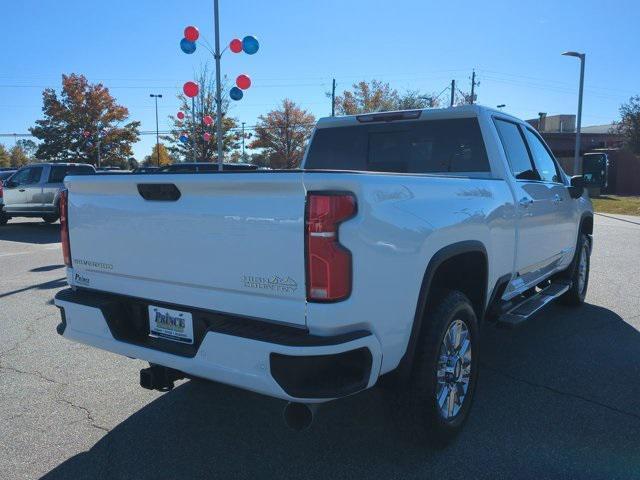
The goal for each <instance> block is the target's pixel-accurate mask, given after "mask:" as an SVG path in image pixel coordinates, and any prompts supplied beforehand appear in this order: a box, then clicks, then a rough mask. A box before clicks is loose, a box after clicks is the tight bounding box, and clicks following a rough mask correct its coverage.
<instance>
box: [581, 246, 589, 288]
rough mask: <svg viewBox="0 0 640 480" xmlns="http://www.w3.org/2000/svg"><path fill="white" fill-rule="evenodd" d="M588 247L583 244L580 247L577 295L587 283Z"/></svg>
mask: <svg viewBox="0 0 640 480" xmlns="http://www.w3.org/2000/svg"><path fill="white" fill-rule="evenodd" d="M588 249H589V246H588V245H587V244H586V243H585V244H584V245H582V251H581V252H580V262H579V263H578V293H579V294H582V292H583V291H584V287H585V284H586V282H587V261H588V256H589V250H588Z"/></svg>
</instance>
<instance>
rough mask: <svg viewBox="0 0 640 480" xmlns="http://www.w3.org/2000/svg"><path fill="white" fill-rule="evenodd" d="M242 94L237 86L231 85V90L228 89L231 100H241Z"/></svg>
mask: <svg viewBox="0 0 640 480" xmlns="http://www.w3.org/2000/svg"><path fill="white" fill-rule="evenodd" d="M243 95H244V93H242V90H240V89H239V88H238V87H233V88H232V89H231V90H229V96H230V97H231V100H241V99H242V96H243Z"/></svg>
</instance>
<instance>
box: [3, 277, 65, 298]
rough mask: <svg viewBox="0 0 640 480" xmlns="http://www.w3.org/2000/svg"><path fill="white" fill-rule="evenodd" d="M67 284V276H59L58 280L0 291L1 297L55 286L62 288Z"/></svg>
mask: <svg viewBox="0 0 640 480" xmlns="http://www.w3.org/2000/svg"><path fill="white" fill-rule="evenodd" d="M66 285H67V277H62V278H57V279H56V280H49V281H48V282H44V283H38V284H36V285H31V286H29V287H24V288H19V289H17V290H12V291H10V292H4V293H0V298H4V297H9V296H11V295H15V294H16V293H22V292H26V291H27V290H35V289H37V290H52V289H54V288H62V287H64V286H66Z"/></svg>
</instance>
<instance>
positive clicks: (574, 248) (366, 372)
mask: <svg viewBox="0 0 640 480" xmlns="http://www.w3.org/2000/svg"><path fill="white" fill-rule="evenodd" d="M65 184H66V186H67V189H68V194H64V195H63V197H62V200H63V202H62V205H63V206H62V207H61V208H62V218H61V224H62V241H63V250H64V257H65V263H66V265H67V278H68V282H69V285H70V287H71V288H69V289H66V290H63V291H61V292H59V293H58V294H57V295H56V299H55V304H56V305H57V306H58V307H59V308H60V309H61V310H62V323H61V324H60V325H59V327H58V332H59V333H60V334H62V335H64V336H65V337H66V338H68V339H70V340H74V341H78V342H82V343H86V344H89V345H93V346H96V347H98V348H102V349H105V350H109V351H111V352H115V353H119V354H121V355H126V356H128V357H132V358H139V359H143V360H147V361H148V362H150V363H151V367H150V368H148V369H145V370H143V371H142V372H141V383H142V385H143V386H145V387H147V388H157V389H163V390H166V389H170V388H172V387H173V382H174V380H176V379H178V378H181V377H184V376H188V377H191V376H193V377H201V378H205V379H210V380H214V381H218V382H223V383H227V384H231V385H235V386H238V387H240V388H245V389H248V390H253V391H256V392H260V393H263V394H266V395H270V396H273V397H278V398H281V399H284V400H287V401H289V402H291V403H289V405H288V406H287V408H286V415H285V417H286V418H287V420H288V422H289V423H290V425H293V426H296V427H304V426H306V425H307V424H308V423H309V421H310V418H311V414H310V412H311V409H310V408H308V406H309V405H311V404H317V403H322V402H326V401H329V400H333V399H336V398H339V397H343V396H346V395H351V394H354V393H356V392H359V391H362V390H364V389H367V388H370V387H372V386H374V385H375V384H376V383H377V382H378V380H379V379H380V377H382V376H383V375H387V376H389V377H393V378H394V379H396V380H397V381H396V382H389V383H395V384H396V385H397V388H398V390H399V391H400V392H402V393H401V395H400V397H399V398H400V399H401V402H403V403H402V406H401V407H399V408H400V410H402V411H403V412H407V413H409V417H410V418H411V422H412V424H413V425H419V426H421V427H425V430H426V431H429V432H431V434H432V437H431V438H436V439H439V440H448V439H450V438H452V436H453V435H455V434H456V433H457V432H458V431H459V430H460V428H461V427H462V424H463V423H464V421H465V419H466V418H467V416H468V414H469V409H470V407H471V403H472V399H473V395H474V390H475V386H476V380H477V378H478V369H479V363H478V361H479V358H480V345H479V338H478V328H479V326H480V325H481V324H483V323H487V322H497V323H498V324H501V325H505V326H514V325H517V324H519V323H521V322H523V321H524V320H526V319H528V318H529V317H531V315H533V313H535V312H536V311H537V310H538V309H540V308H541V307H542V306H544V305H545V304H547V303H548V302H549V301H551V300H553V299H555V298H558V297H561V298H562V299H563V300H564V301H566V302H569V303H571V304H576V305H577V304H580V303H582V301H583V300H584V296H585V293H586V289H587V283H588V273H589V255H590V251H591V234H592V229H593V216H592V208H591V202H590V200H589V199H588V198H587V196H586V194H584V192H583V191H584V189H583V187H582V184H581V179H580V178H574V179H570V178H568V177H567V176H566V175H565V173H564V172H563V171H562V170H561V168H560V167H559V165H558V164H557V162H556V160H555V159H554V158H553V155H552V154H551V152H550V151H549V149H548V147H547V146H546V145H545V143H544V142H543V140H542V139H541V138H540V136H539V135H538V133H537V132H536V131H534V130H533V129H532V128H531V126H530V125H528V124H526V123H524V122H522V121H520V120H518V119H516V118H514V117H511V116H509V115H507V114H505V113H503V112H500V111H496V110H490V109H487V108H483V107H479V106H465V107H456V108H449V109H442V110H424V111H421V110H415V111H402V112H385V113H374V114H367V115H358V116H348V117H337V118H325V119H322V120H320V121H319V123H318V125H317V128H316V130H315V133H314V135H313V138H312V140H311V142H310V145H309V147H308V149H307V153H306V156H305V159H304V164H303V168H302V169H300V170H295V171H258V172H229V173H224V172H223V173H222V174H218V173H214V174H207V173H203V174H158V173H155V174H152V175H136V176H131V175H110V176H102V177H101V176H85V177H77V176H71V177H67V179H66V181H65Z"/></svg>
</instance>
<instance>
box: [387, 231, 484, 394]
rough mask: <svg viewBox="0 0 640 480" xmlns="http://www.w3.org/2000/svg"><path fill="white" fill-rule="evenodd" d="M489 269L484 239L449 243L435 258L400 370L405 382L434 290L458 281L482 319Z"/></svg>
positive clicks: (430, 264) (418, 304)
mask: <svg viewBox="0 0 640 480" xmlns="http://www.w3.org/2000/svg"><path fill="white" fill-rule="evenodd" d="M457 268H462V272H461V275H460V276H456V275H452V272H454V271H455V270H456V269H457ZM477 268H480V269H481V272H480V275H477V274H476V275H475V276H473V277H470V276H468V275H467V276H466V277H467V278H464V275H465V274H466V273H467V272H469V271H474V269H477ZM488 269H489V265H488V255H487V249H486V248H485V246H484V244H483V243H482V242H480V241H477V240H466V241H461V242H457V243H453V244H451V245H447V246H446V247H443V248H441V249H440V250H438V251H437V252H436V253H435V254H434V255H433V256H432V257H431V260H430V261H429V264H428V265H427V268H426V270H425V273H424V276H423V279H422V285H421V287H420V294H419V296H418V302H417V305H416V311H415V316H414V319H413V324H412V327H411V335H410V336H409V341H408V343H407V348H406V350H405V353H404V355H403V356H402V359H401V360H400V364H399V365H398V369H397V372H398V374H399V377H400V380H401V381H403V382H404V381H406V380H408V379H409V377H410V375H411V369H412V365H413V359H414V356H415V352H416V346H417V344H418V340H419V338H420V335H421V331H422V326H423V320H424V318H425V314H426V312H427V311H428V309H429V306H430V302H432V301H433V300H434V297H433V295H432V293H433V292H434V291H435V290H437V289H439V288H451V287H452V286H455V285H456V284H457V285H458V288H456V289H458V290H461V291H462V292H463V293H465V294H466V295H467V296H468V297H469V299H470V300H471V303H472V305H473V307H474V310H475V312H476V316H477V318H478V319H481V318H482V317H483V315H484V309H485V303H486V292H487V282H488V273H489V270H488ZM475 273H477V271H475ZM461 277H462V279H461ZM478 283H479V284H480V285H479V286H480V288H478V289H477V290H474V291H470V288H472V289H473V288H474V287H477V286H478ZM465 290H466V291H465ZM469 293H471V295H469Z"/></svg>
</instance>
